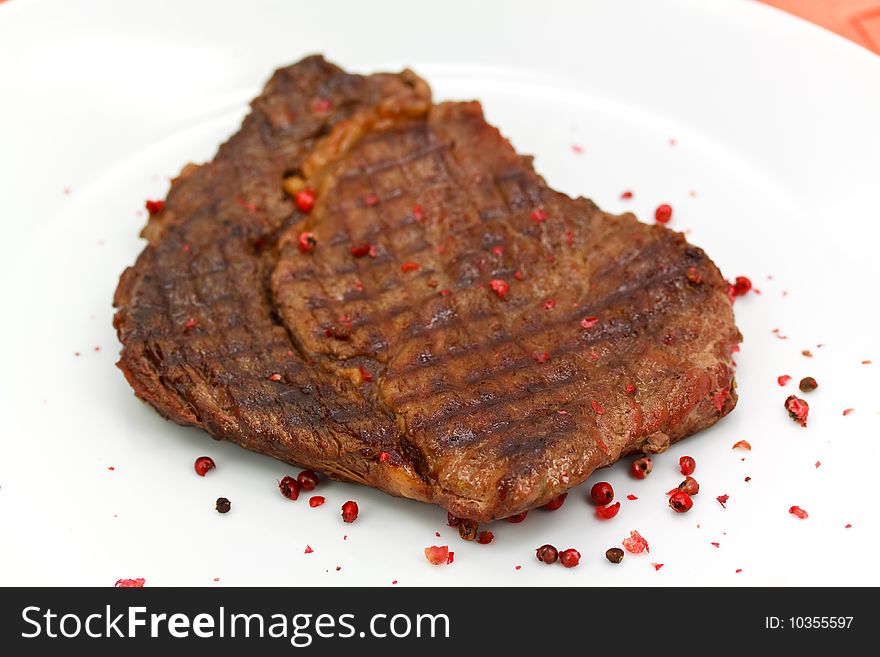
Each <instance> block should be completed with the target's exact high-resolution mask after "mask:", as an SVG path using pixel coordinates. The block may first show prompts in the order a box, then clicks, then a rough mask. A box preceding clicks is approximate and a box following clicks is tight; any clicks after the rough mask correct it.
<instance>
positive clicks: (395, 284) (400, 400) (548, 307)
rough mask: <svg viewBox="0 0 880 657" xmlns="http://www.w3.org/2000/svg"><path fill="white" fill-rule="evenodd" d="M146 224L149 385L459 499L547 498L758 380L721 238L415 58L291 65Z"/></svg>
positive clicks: (510, 507)
mask: <svg viewBox="0 0 880 657" xmlns="http://www.w3.org/2000/svg"><path fill="white" fill-rule="evenodd" d="M285 188H286V190H287V191H285ZM291 192H293V194H292V193H291ZM144 235H145V236H146V237H147V239H148V241H149V245H148V246H147V247H146V249H145V250H144V251H143V253H141V255H140V257H139V258H138V260H137V262H136V264H135V265H134V266H133V267H131V268H129V269H128V270H126V271H125V272H124V274H123V275H122V278H121V280H120V284H119V288H118V289H117V292H116V297H115V304H116V306H117V307H118V311H117V313H116V317H115V325H116V328H117V331H118V335H119V338H120V340H121V342H122V345H123V348H122V355H121V358H120V361H119V367H120V368H121V369H122V371H123V372H124V373H125V376H126V378H127V379H128V381H129V383H130V384H131V385H132V387H133V388H134V390H135V392H136V394H137V395H138V396H139V397H141V398H142V399H145V400H146V401H148V402H149V403H151V404H152V405H153V406H154V407H155V408H156V409H157V410H158V411H159V412H160V413H162V414H163V415H164V416H165V417H167V418H169V419H172V420H174V421H176V422H178V423H181V424H190V425H195V426H199V427H202V428H204V429H205V430H207V431H208V432H210V433H211V434H212V435H213V436H215V437H216V438H220V439H227V440H231V441H233V442H236V443H238V444H240V445H242V446H243V447H246V448H248V449H251V450H254V451H257V452H262V453H266V454H269V455H271V456H274V457H276V458H278V459H281V460H282V461H286V462H289V463H294V464H298V465H302V466H305V467H309V468H314V469H318V470H321V471H324V472H326V473H329V474H330V476H333V477H336V478H339V479H344V480H350V481H356V482H360V483H364V484H367V485H370V486H374V487H376V488H380V489H382V490H384V491H387V492H389V493H392V494H394V495H401V496H405V497H409V498H413V499H417V500H423V501H426V502H433V503H436V504H439V505H440V506H442V507H444V508H446V509H447V510H449V511H450V512H451V513H453V514H454V515H456V516H459V517H463V518H468V519H472V520H476V521H487V520H492V519H496V518H503V517H506V516H510V515H513V514H516V513H519V512H521V511H524V510H527V509H530V508H533V507H535V506H539V505H542V504H544V503H546V502H547V501H549V500H550V499H552V498H554V497H556V496H557V495H559V494H560V493H561V492H563V491H565V490H566V489H568V488H571V487H573V486H576V485H578V484H579V483H581V482H583V481H584V480H585V479H586V478H587V477H588V476H589V475H590V473H591V472H592V471H593V470H594V469H596V468H598V467H602V466H605V465H609V464H611V463H613V462H615V461H616V460H617V459H619V458H620V457H621V456H622V455H625V454H628V453H633V452H646V453H651V452H660V451H663V450H665V449H666V447H667V446H668V445H669V444H670V443H671V442H674V441H676V440H679V439H681V438H683V437H685V436H687V435H690V434H692V433H694V432H696V431H698V430H700V429H702V428H705V427H707V426H710V425H712V424H714V423H715V422H716V421H717V420H718V419H720V418H721V417H723V416H724V415H726V414H727V413H729V412H730V411H731V410H732V409H733V407H734V405H735V404H736V392H735V388H734V381H733V365H732V361H731V352H732V350H733V349H734V347H735V345H736V344H737V343H738V342H739V341H740V339H741V336H740V334H739V332H738V330H737V329H736V326H735V325H734V321H733V314H732V310H731V303H730V299H729V296H728V285H727V283H726V282H725V280H724V279H723V278H722V276H721V274H720V273H719V271H718V269H717V268H716V267H715V265H714V264H713V263H712V262H711V260H709V258H708V257H707V256H706V255H705V254H704V253H703V251H702V250H700V249H698V248H696V247H693V246H691V245H689V244H688V243H687V242H686V241H685V239H684V237H683V236H682V235H681V234H679V233H675V232H673V231H671V230H668V229H667V228H665V227H662V226H649V225H646V224H641V223H639V222H638V221H637V220H636V219H635V217H634V216H633V215H631V214H625V215H620V216H615V215H610V214H607V213H605V212H602V211H601V210H600V209H599V208H598V207H596V205H595V204H594V203H592V202H591V201H589V200H586V199H582V198H579V199H571V198H569V197H567V196H565V195H563V194H560V193H558V192H555V191H553V190H552V189H550V188H549V187H548V186H547V184H546V183H545V182H544V180H543V179H542V178H541V177H540V176H539V175H537V174H536V173H535V172H534V170H533V168H532V166H531V159H530V158H528V157H524V156H521V155H518V154H517V153H516V152H515V151H514V150H513V148H512V146H511V145H510V143H509V142H508V141H507V140H506V139H505V138H504V137H503V136H501V134H500V133H499V132H498V130H496V129H495V128H493V127H492V126H490V125H488V124H487V123H486V122H485V120H484V118H483V114H482V110H481V108H480V106H479V104H477V103H442V104H437V105H434V104H432V102H431V96H430V90H429V88H428V86H427V84H426V83H425V82H424V81H422V80H421V79H420V78H418V77H417V76H416V75H415V74H413V73H411V72H409V71H405V72H403V73H401V74H397V75H391V74H378V75H371V76H359V75H351V74H348V73H345V72H343V71H342V70H340V69H339V68H337V67H335V66H333V65H331V64H329V63H327V62H325V61H324V60H323V59H321V58H320V57H309V58H307V59H305V60H303V61H301V62H300V63H298V64H296V65H293V66H291V67H288V68H285V69H281V70H279V71H278V72H276V74H275V75H274V76H273V78H272V79H271V80H270V82H269V83H268V85H267V87H266V88H265V90H264V92H263V93H262V94H261V95H260V96H259V97H258V98H257V99H256V100H255V101H254V102H253V104H252V110H251V113H250V115H249V116H248V117H247V118H246V119H245V121H244V123H243V125H242V128H241V130H240V131H239V132H238V133H237V134H236V135H235V136H233V137H232V138H231V139H230V141H229V142H228V143H226V144H225V145H223V146H222V147H221V148H220V151H219V152H218V154H217V156H216V157H215V159H214V160H213V161H212V162H210V163H208V164H205V165H203V166H200V167H193V166H189V167H187V168H185V169H184V171H183V173H182V174H181V175H180V177H179V178H177V179H176V180H175V181H174V182H173V184H172V187H171V191H170V192H169V194H168V198H167V201H166V203H165V206H164V209H163V210H162V211H161V212H159V213H157V214H156V215H155V216H153V217H151V219H150V221H149V223H148V225H147V227H146V228H145V230H144Z"/></svg>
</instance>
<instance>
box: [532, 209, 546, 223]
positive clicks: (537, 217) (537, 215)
mask: <svg viewBox="0 0 880 657" xmlns="http://www.w3.org/2000/svg"><path fill="white" fill-rule="evenodd" d="M532 221H534V222H535V223H536V224H543V223H544V222H545V221H547V211H546V210H545V209H544V208H537V209H536V210H532Z"/></svg>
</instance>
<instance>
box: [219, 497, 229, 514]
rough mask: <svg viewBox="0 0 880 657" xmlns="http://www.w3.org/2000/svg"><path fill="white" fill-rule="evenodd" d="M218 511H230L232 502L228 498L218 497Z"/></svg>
mask: <svg viewBox="0 0 880 657" xmlns="http://www.w3.org/2000/svg"><path fill="white" fill-rule="evenodd" d="M216 508H217V513H229V509H231V508H232V502H230V501H229V500H227V499H226V498H225V497H218V498H217V504H216Z"/></svg>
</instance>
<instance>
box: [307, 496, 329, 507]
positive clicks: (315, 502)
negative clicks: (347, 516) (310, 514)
mask: <svg viewBox="0 0 880 657" xmlns="http://www.w3.org/2000/svg"><path fill="white" fill-rule="evenodd" d="M325 501H326V500H324V498H323V497H322V496H320V495H312V496H311V497H310V498H309V506H310V507H312V508H313V509H314V508H315V507H316V506H321V505H322V504H323V503H324V502H325Z"/></svg>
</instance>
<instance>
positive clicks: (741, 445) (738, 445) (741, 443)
mask: <svg viewBox="0 0 880 657" xmlns="http://www.w3.org/2000/svg"><path fill="white" fill-rule="evenodd" d="M731 449H744V450H746V451H749V452H750V451H752V445H751V443H749V441H748V440H738V441H737V442H735V443H734V444H733V447H731Z"/></svg>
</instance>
